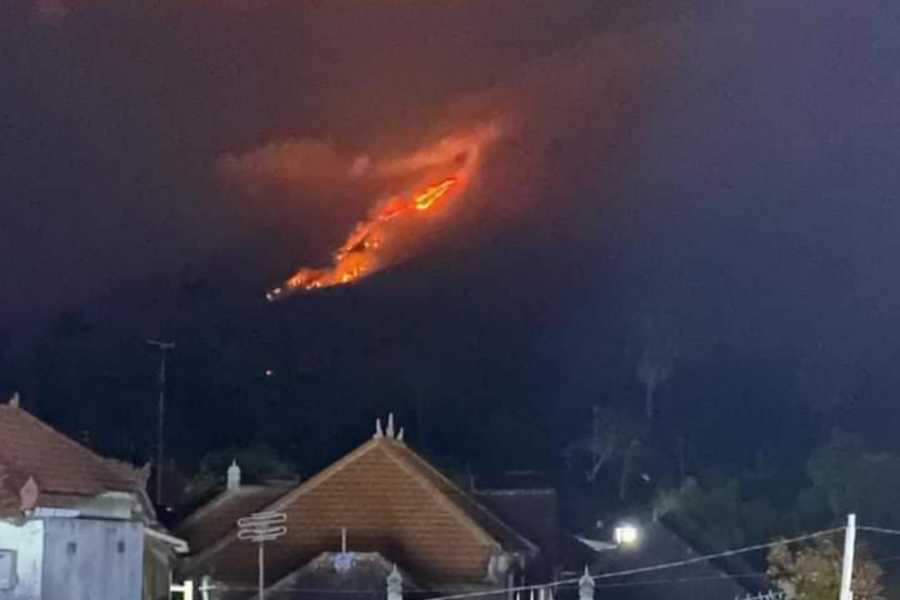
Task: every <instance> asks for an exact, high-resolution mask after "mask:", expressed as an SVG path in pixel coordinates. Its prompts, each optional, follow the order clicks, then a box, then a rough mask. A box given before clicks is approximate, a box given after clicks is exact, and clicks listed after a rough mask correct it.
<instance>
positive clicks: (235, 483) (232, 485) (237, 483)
mask: <svg viewBox="0 0 900 600" xmlns="http://www.w3.org/2000/svg"><path fill="white" fill-rule="evenodd" d="M239 487H241V468H240V467H239V466H238V464H237V461H236V460H233V461H231V466H230V467H228V477H227V479H226V484H225V489H226V490H227V491H229V492H230V491H232V490H236V489H238V488H239Z"/></svg>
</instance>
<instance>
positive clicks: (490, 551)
mask: <svg viewBox="0 0 900 600" xmlns="http://www.w3.org/2000/svg"><path fill="white" fill-rule="evenodd" d="M265 510H273V511H282V512H285V513H286V514H287V527H288V533H287V535H285V536H284V537H283V538H281V539H279V541H278V542H277V543H276V544H272V545H271V549H269V550H267V551H266V556H267V571H269V572H270V573H271V575H272V577H273V579H278V578H281V577H283V576H285V575H287V574H288V573H290V572H293V571H294V570H296V569H298V568H299V567H300V566H302V565H303V564H305V563H307V562H308V561H310V560H312V559H313V558H314V557H316V556H318V555H319V554H320V553H322V552H326V551H333V550H336V549H337V548H339V545H340V530H341V528H344V527H345V528H347V531H348V540H349V544H348V548H349V549H350V550H351V551H354V552H378V553H380V554H381V555H383V556H385V557H386V558H387V559H389V560H392V561H395V562H397V563H399V564H400V565H402V566H404V567H405V568H407V569H409V570H410V571H411V572H412V573H413V574H414V576H416V577H417V578H419V579H420V580H421V581H430V582H434V583H438V584H440V583H451V582H452V583H462V582H467V583H481V582H483V581H484V579H485V576H486V574H487V565H488V563H489V561H490V558H491V557H492V556H493V555H494V554H496V553H498V552H501V551H506V552H514V553H519V554H522V555H526V556H530V555H534V554H536V552H537V548H536V547H535V546H534V545H533V544H532V543H531V542H529V541H528V540H526V539H525V538H523V537H522V536H521V535H519V534H518V533H517V532H515V531H514V530H512V529H511V528H509V527H508V526H507V525H505V524H504V523H503V522H502V521H500V519H498V518H497V517H496V516H494V515H493V514H492V513H491V512H490V511H488V510H487V509H485V508H484V507H483V506H481V505H480V504H478V503H477V502H476V501H475V500H473V499H472V498H470V497H469V496H467V495H466V494H465V493H464V492H463V491H462V490H460V489H459V488H458V487H456V486H455V485H454V484H453V483H452V482H451V481H450V480H448V479H447V478H446V477H444V476H443V475H441V474H440V473H439V472H438V471H437V470H436V469H434V468H433V467H431V465H429V464H428V463H427V462H426V461H425V460H423V459H422V458H421V457H419V456H418V455H417V454H416V453H415V452H413V451H412V450H410V449H409V448H407V447H406V446H405V445H403V444H402V443H401V442H399V441H397V440H395V439H393V438H389V437H384V438H376V439H372V440H370V441H369V442H367V443H365V444H363V445H362V446H360V447H359V448H357V449H356V450H354V451H353V452H351V453H350V454H348V455H346V456H344V457H343V458H342V459H340V460H339V461H337V462H336V463H334V464H333V465H331V466H330V467H328V468H326V469H325V470H324V471H322V472H321V473H319V474H318V475H316V476H314V477H312V478H311V479H309V480H307V481H306V482H304V483H303V484H301V485H300V486H298V487H296V488H295V489H294V490H293V491H291V492H289V493H288V494H286V495H284V496H283V497H282V498H280V499H279V500H277V501H275V502H273V503H272V504H271V505H269V506H267V507H265ZM186 570H187V571H188V572H189V573H190V574H194V575H199V574H212V575H213V576H215V577H217V578H219V579H222V580H225V581H233V582H242V581H243V582H246V581H253V579H254V577H255V576H256V551H255V548H254V546H253V545H252V544H249V543H245V542H239V541H238V540H237V539H236V531H235V529H234V528H232V529H231V530H230V531H228V532H227V533H226V534H225V535H224V536H223V537H222V538H221V539H220V540H219V542H217V543H215V544H213V545H212V546H210V547H208V548H206V549H205V551H202V552H200V553H199V554H197V555H195V557H194V558H193V559H191V560H189V562H188V563H187V565H186Z"/></svg>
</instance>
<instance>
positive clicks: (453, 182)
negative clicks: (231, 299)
mask: <svg viewBox="0 0 900 600" xmlns="http://www.w3.org/2000/svg"><path fill="white" fill-rule="evenodd" d="M496 135H497V132H496V130H495V129H494V128H485V129H484V130H481V131H476V132H475V133H474V134H470V135H468V136H456V137H451V138H446V139H444V140H441V141H440V142H439V143H438V144H436V145H435V146H434V147H432V148H431V149H426V150H422V151H419V152H416V153H414V154H413V155H411V156H410V157H407V158H404V159H400V160H395V161H392V162H386V163H383V164H382V165H380V167H378V168H377V169H378V171H377V172H378V173H379V174H380V175H382V176H399V175H402V174H403V173H407V174H415V173H419V172H420V171H426V172H433V171H438V170H441V167H442V165H443V168H446V167H447V165H448V164H449V165H451V166H452V168H453V171H451V173H452V174H451V175H450V176H446V170H445V171H444V173H445V176H444V177H443V178H440V179H432V180H431V181H427V180H426V182H425V183H421V184H420V185H418V186H416V187H415V188H414V190H415V191H414V192H413V193H410V194H400V195H393V196H389V197H387V199H385V200H383V201H381V202H379V203H377V204H376V205H375V207H374V209H373V210H372V212H371V213H370V216H369V218H368V219H366V220H364V221H361V222H360V223H358V224H357V225H356V227H354V229H353V231H351V232H350V234H349V235H348V236H347V238H346V240H345V241H344V243H343V244H341V246H340V247H339V248H338V249H337V250H336V251H335V252H334V255H333V262H332V266H331V267H326V268H308V267H306V268H301V269H300V270H298V271H297V272H296V273H295V274H294V275H293V276H292V277H290V278H289V279H288V280H287V281H285V282H284V284H283V285H281V286H280V287H276V288H274V289H272V290H270V291H269V292H268V293H267V294H266V298H267V299H268V300H269V301H270V302H271V301H275V300H278V299H280V298H282V297H284V296H286V295H288V294H291V293H294V292H304V291H312V290H317V289H320V288H326V287H331V286H336V285H346V284H349V283H353V282H355V281H357V280H359V279H360V278H362V277H365V276H367V275H369V274H371V273H373V272H375V271H377V270H378V269H380V268H383V267H384V266H385V265H386V264H388V263H389V262H391V255H390V252H391V251H390V249H389V246H390V245H391V244H390V242H391V241H392V239H393V238H395V237H396V236H397V232H398V230H399V227H398V226H399V223H400V222H403V223H409V224H410V226H411V228H412V229H413V230H418V229H419V225H418V224H417V222H418V221H419V220H422V219H425V218H427V217H426V215H427V214H428V213H431V212H434V211H435V210H436V209H437V207H440V206H442V205H444V204H446V203H447V202H448V201H449V200H451V199H452V198H453V197H455V196H457V195H459V193H461V192H462V191H463V189H464V188H465V187H466V186H465V183H466V182H467V181H468V180H470V179H471V176H472V172H473V170H474V169H475V167H476V165H477V163H478V156H479V150H480V148H481V146H482V145H483V144H484V143H485V142H487V141H490V140H492V139H493V138H494V137H496ZM418 176H421V174H420V175H418ZM420 181H421V180H420ZM395 222H397V223H398V226H395ZM394 260H396V257H394Z"/></svg>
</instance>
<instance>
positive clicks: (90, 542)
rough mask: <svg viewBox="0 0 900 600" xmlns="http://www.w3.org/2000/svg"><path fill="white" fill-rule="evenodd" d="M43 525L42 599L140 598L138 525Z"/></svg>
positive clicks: (68, 521) (72, 522)
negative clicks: (44, 533) (44, 534)
mask: <svg viewBox="0 0 900 600" xmlns="http://www.w3.org/2000/svg"><path fill="white" fill-rule="evenodd" d="M44 527H45V530H46V537H45V550H44V570H43V575H44V577H43V584H42V585H43V592H44V596H43V598H42V600H101V599H102V600H140V598H141V588H142V585H143V559H144V527H143V525H142V524H140V523H136V522H133V521H100V520H93V519H46V520H45V523H44ZM0 600H3V599H0ZM17 600H18V599H17Z"/></svg>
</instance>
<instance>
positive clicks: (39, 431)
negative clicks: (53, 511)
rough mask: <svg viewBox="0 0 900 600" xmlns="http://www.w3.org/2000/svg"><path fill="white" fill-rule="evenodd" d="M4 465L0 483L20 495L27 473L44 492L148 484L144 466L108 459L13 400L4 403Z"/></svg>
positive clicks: (79, 492) (92, 491)
mask: <svg viewBox="0 0 900 600" xmlns="http://www.w3.org/2000/svg"><path fill="white" fill-rule="evenodd" d="M0 466H3V467H4V470H5V473H6V479H5V481H4V482H2V483H0V485H5V487H6V488H7V489H9V490H13V491H15V492H16V494H18V490H20V489H21V487H22V486H23V485H24V484H25V482H26V481H28V478H29V477H33V478H34V480H35V482H36V483H37V486H38V490H39V492H40V493H41V494H67V495H73V496H97V495H99V494H102V493H104V492H109V491H122V492H135V491H141V490H143V484H144V481H143V478H142V475H141V473H140V471H138V470H136V469H132V468H130V467H126V466H125V465H123V464H122V463H118V462H114V461H108V460H104V459H103V458H101V457H100V456H98V455H97V454H94V453H93V452H92V451H90V450H88V449H87V448H85V447H84V446H81V445H80V444H78V443H76V442H74V441H73V440H71V439H69V438H68V437H66V436H65V435H63V434H61V433H59V432H58V431H56V430H55V429H53V428H52V427H50V426H49V425H47V424H46V423H43V422H42V421H40V420H39V419H37V418H36V417H33V416H32V415H30V414H29V413H27V412H26V411H25V410H23V409H21V408H19V407H18V406H16V405H14V404H0ZM0 495H2V492H0Z"/></svg>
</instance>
